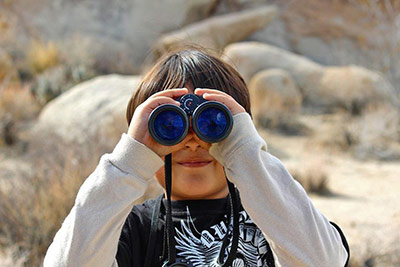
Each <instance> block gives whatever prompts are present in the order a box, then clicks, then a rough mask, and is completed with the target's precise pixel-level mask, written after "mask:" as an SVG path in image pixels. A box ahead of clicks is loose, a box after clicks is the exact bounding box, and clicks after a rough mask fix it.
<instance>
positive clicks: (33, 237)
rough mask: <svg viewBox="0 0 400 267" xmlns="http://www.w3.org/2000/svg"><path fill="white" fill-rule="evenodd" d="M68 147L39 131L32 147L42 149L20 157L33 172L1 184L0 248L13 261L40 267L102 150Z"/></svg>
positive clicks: (96, 144) (96, 147)
mask: <svg viewBox="0 0 400 267" xmlns="http://www.w3.org/2000/svg"><path fill="white" fill-rule="evenodd" d="M105 146H106V145H104V146H103V148H102V149H103V150H104V147H105ZM71 147H74V146H73V145H70V144H65V143H63V142H62V141H60V140H58V139H57V138H55V137H54V136H52V134H51V133H41V140H37V143H36V144H35V148H41V149H35V151H31V152H28V154H27V155H26V158H24V159H25V160H27V161H30V162H31V163H32V166H34V167H33V168H34V169H33V172H34V174H33V175H32V176H31V177H13V179H9V180H4V181H2V184H1V185H2V187H0V248H1V250H3V251H4V250H10V249H11V250H12V251H13V255H12V256H13V258H14V259H15V260H17V259H21V258H25V262H24V265H25V266H41V263H42V261H43V258H44V255H45V253H46V251H47V248H48V246H49V245H50V243H51V242H52V240H53V237H54V235H55V233H56V232H57V231H58V229H59V228H60V226H61V223H62V222H63V220H64V219H65V217H66V216H67V214H68V213H69V211H70V209H71V207H72V206H73V203H74V199H75V197H76V194H77V192H78V189H79V187H80V186H81V184H82V182H83V181H84V179H85V178H86V177H87V176H88V175H89V174H90V173H91V172H92V171H93V170H94V168H95V166H96V165H97V163H98V160H99V157H100V155H101V154H102V152H103V151H100V150H101V149H100V147H101V144H99V143H98V142H97V143H96V142H93V146H92V147H91V148H89V149H88V150H87V151H79V147H76V146H75V147H76V148H75V151H73V149H71ZM103 153H104V152H103Z"/></svg>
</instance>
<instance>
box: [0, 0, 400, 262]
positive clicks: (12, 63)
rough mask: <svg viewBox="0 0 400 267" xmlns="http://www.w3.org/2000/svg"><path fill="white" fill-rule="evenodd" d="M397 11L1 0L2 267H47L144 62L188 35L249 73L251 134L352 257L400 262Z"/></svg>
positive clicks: (114, 136) (375, 1)
mask: <svg viewBox="0 0 400 267" xmlns="http://www.w3.org/2000/svg"><path fill="white" fill-rule="evenodd" d="M399 11H400V1H397V0H292V1H290V0H286V1H284V0H274V1H273V0H192V1H186V0H164V1H155V0H148V1H140V0H131V1H127V0H115V1H107V0H97V1H94V0H79V1H77V0H0V266H2V267H5V266H41V262H42V261H43V257H44V254H45V252H46V250H47V247H48V246H49V244H50V243H51V241H52V239H53V237H54V234H55V233H56V231H57V230H58V229H59V227H60V225H61V223H62V221H63V220H64V218H65V216H66V215H67V214H68V213H69V211H70V209H71V207H72V205H73V202H74V198H75V196H76V193H77V190H78V189H79V187H80V185H81V184H82V182H83V181H84V180H85V178H86V177H87V176H88V175H89V174H90V173H91V172H92V171H93V170H94V168H95V167H96V165H97V163H98V160H99V158H100V156H101V155H102V154H104V153H107V152H111V151H112V149H113V147H114V146H115V144H116V143H117V142H118V140H119V138H120V136H121V134H122V133H123V132H126V130H127V122H126V119H125V111H126V106H127V103H128V101H129V99H130V96H131V95H132V93H133V92H134V91H135V88H136V86H137V84H138V82H139V81H140V75H141V73H142V72H143V71H145V70H146V69H147V68H148V67H149V66H151V65H152V63H154V62H155V60H157V58H159V57H160V56H162V55H163V54H164V53H165V52H166V51H168V50H170V49H174V48H178V47H180V46H181V45H184V44H188V43H194V44H196V45H201V46H203V47H206V48H207V49H209V50H210V51H212V53H215V54H217V55H220V56H221V57H222V58H223V59H225V60H226V61H228V62H230V63H231V64H232V65H233V66H234V67H235V68H236V69H237V70H238V71H239V72H240V73H241V74H242V75H243V78H244V79H245V81H246V82H247V84H248V86H249V90H250V93H251V97H252V107H253V110H252V112H253V118H254V122H255V123H256V125H257V127H258V130H259V133H260V135H261V136H262V137H263V138H264V139H265V140H266V141H267V143H268V145H269V150H270V152H271V153H272V154H274V155H276V156H277V157H279V158H280V159H281V160H282V161H283V162H284V163H285V165H286V166H287V168H288V169H289V171H290V172H291V173H292V175H293V177H294V178H295V179H297V180H298V181H299V182H300V183H301V184H302V185H303V186H304V188H305V189H306V190H307V191H308V193H309V195H310V197H311V199H312V201H313V202H314V204H315V205H316V206H317V208H318V209H320V210H321V211H322V212H323V213H324V214H325V215H326V216H327V217H328V218H329V219H330V220H332V221H334V222H336V223H338V224H339V225H340V226H341V228H342V229H343V231H344V233H345V235H346V237H347V239H348V242H349V244H350V248H351V253H352V255H351V266H400V242H399V241H400V197H399V196H400V195H399V192H400V179H399V175H398V174H399V173H400V164H399V163H400V161H399V160H400V116H399V111H400V105H399V104H400V101H399V93H400V88H399V82H400V65H399V63H400V53H399V52H400V13H399ZM154 194H157V192H156V190H155V191H154V192H150V193H149V195H147V196H145V197H151V196H153V195H154Z"/></svg>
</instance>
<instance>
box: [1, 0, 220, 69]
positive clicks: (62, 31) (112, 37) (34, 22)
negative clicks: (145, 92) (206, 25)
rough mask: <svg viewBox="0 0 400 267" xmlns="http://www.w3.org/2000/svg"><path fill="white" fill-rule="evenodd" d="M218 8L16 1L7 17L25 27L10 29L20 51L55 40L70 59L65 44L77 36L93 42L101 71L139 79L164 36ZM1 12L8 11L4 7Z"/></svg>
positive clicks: (208, 1)
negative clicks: (155, 44) (153, 47)
mask: <svg viewBox="0 0 400 267" xmlns="http://www.w3.org/2000/svg"><path fill="white" fill-rule="evenodd" d="M215 3H216V0H193V1H186V0H167V1H155V0H150V1H125V0H116V1H112V2H110V1H107V0H99V1H96V2H95V3H94V2H91V1H78V2H74V1H72V2H71V1H52V0H38V1H28V2H23V1H12V2H9V3H7V5H6V4H4V12H7V11H8V10H10V11H9V13H16V12H14V11H13V10H18V13H17V14H18V17H17V18H16V19H15V20H13V21H11V22H10V23H12V22H14V23H15V24H19V25H20V26H19V27H15V25H9V27H10V28H16V30H17V32H16V33H15V37H16V38H17V39H16V40H17V41H16V42H17V43H20V47H28V46H29V44H30V43H29V42H30V41H31V40H32V36H31V33H32V32H34V33H35V36H33V37H34V38H37V39H40V40H42V41H43V42H47V41H49V40H52V41H54V42H55V43H56V44H58V46H59V47H60V48H61V49H62V51H61V52H63V53H65V54H67V55H68V52H69V51H68V50H66V49H67V48H63V44H64V43H66V42H69V41H70V40H72V39H74V37H75V36H84V37H85V38H88V39H90V40H91V42H90V43H91V46H90V48H89V49H88V50H87V51H85V53H87V54H91V55H92V56H93V57H94V61H95V66H96V68H97V69H101V70H102V71H104V72H108V73H110V72H119V73H137V72H139V71H140V65H141V63H143V62H144V60H145V59H146V56H147V55H148V54H149V52H150V45H149V44H152V43H153V42H154V41H155V40H156V39H157V38H158V36H159V35H160V34H161V33H164V32H168V31H172V30H175V29H178V28H180V27H182V26H184V25H187V24H189V23H192V22H194V21H198V20H201V19H203V18H205V17H207V16H208V15H209V12H210V9H211V8H212V7H213V6H214V5H215ZM0 5H2V4H0ZM0 8H1V9H2V11H3V6H0ZM14 17H15V16H14ZM28 23H29V24H28ZM17 26H18V25H17ZM27 29H28V30H27ZM26 36H29V37H30V38H26ZM0 39H1V38H0ZM76 45H79V43H77V44H76ZM69 56H74V55H71V54H69Z"/></svg>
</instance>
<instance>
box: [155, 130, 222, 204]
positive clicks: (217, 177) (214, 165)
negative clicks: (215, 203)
mask: <svg viewBox="0 0 400 267" xmlns="http://www.w3.org/2000/svg"><path fill="white" fill-rule="evenodd" d="M182 142H183V143H184V144H182V148H181V149H180V150H178V151H176V152H173V153H172V193H171V198H172V199H174V200H185V199H215V198H223V197H226V196H227V195H228V192H229V191H228V186H227V183H226V178H225V173H224V169H223V166H222V165H221V164H220V163H219V162H218V161H217V160H216V159H215V158H213V157H212V156H211V155H210V154H209V153H208V150H209V148H210V146H211V144H210V143H206V142H204V141H202V140H200V139H199V138H198V137H197V136H196V134H195V133H194V132H193V130H192V129H190V130H189V133H188V136H187V137H186V138H185V140H184V141H182ZM155 178H156V179H157V181H158V182H159V183H160V184H161V185H162V186H163V187H164V189H165V176H164V167H162V168H160V169H159V170H158V171H157V172H156V174H155Z"/></svg>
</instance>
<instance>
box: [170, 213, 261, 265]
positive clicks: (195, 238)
mask: <svg viewBox="0 0 400 267" xmlns="http://www.w3.org/2000/svg"><path fill="white" fill-rule="evenodd" d="M180 228H181V229H178V228H177V227H176V228H175V232H176V236H175V240H176V249H177V256H178V257H183V258H185V259H187V260H190V262H191V263H192V264H193V265H194V266H196V267H197V266H219V265H218V264H217V258H218V254H219V251H220V249H221V245H222V240H223V238H224V236H225V234H226V232H227V227H226V224H225V222H224V221H223V220H222V221H221V222H220V223H219V224H216V225H213V226H211V227H210V228H209V229H207V230H204V231H202V232H201V233H200V232H199V231H198V230H197V229H196V227H195V225H194V223H193V220H192V218H191V216H190V213H189V211H188V216H187V219H186V220H181V225H180ZM231 228H232V222H231V223H230V226H229V233H231V232H232V229H231ZM268 249H269V248H268V244H267V241H266V240H265V238H264V236H263V234H262V232H261V230H260V229H258V227H257V226H256V225H255V224H254V223H253V221H252V220H251V219H250V217H249V215H248V214H247V213H246V212H245V211H242V212H240V217H239V246H238V249H237V252H236V258H235V260H234V261H233V263H232V266H235V267H242V266H243V267H247V266H252V267H254V266H257V267H265V266H268V265H267V263H266V255H267V251H268ZM229 251H230V246H229V247H228V249H227V250H226V253H225V259H226V257H227V255H228V253H229Z"/></svg>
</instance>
